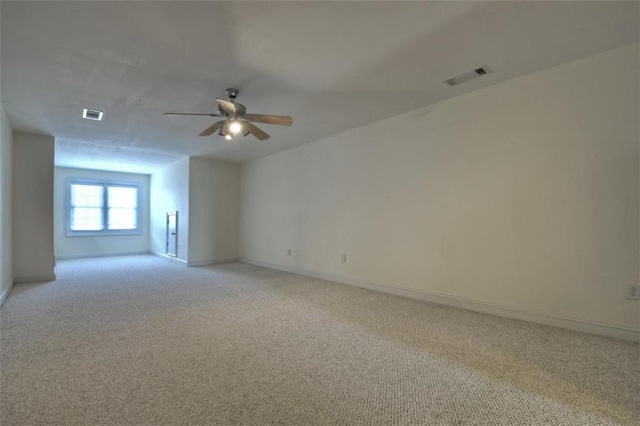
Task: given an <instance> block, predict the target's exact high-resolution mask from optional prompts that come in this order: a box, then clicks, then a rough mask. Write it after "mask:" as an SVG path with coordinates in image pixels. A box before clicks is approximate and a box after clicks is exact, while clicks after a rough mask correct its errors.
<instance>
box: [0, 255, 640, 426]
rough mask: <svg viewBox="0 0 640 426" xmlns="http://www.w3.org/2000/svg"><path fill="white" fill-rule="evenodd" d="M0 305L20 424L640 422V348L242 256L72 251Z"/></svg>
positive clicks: (2, 418) (5, 387) (9, 419)
mask: <svg viewBox="0 0 640 426" xmlns="http://www.w3.org/2000/svg"><path fill="white" fill-rule="evenodd" d="M56 272H57V275H58V277H59V279H58V280H57V281H56V282H51V283H44V284H36V285H16V286H15V287H14V290H13V292H12V293H11V295H10V296H9V299H8V300H7V302H6V304H5V306H4V307H3V308H2V310H0V319H1V324H0V327H1V328H0V333H1V336H0V343H1V354H0V356H1V358H0V360H1V365H0V366H1V368H2V373H1V379H2V381H1V383H0V386H1V388H0V397H1V400H0V402H1V414H0V422H1V424H2V426H9V425H45V424H55V425H234V424H251V425H265V424H284V425H312V424H313V425H365V424H366V425H392V424H393V425H395V424H398V425H462V424H470V425H471V424H472V425H482V424H487V425H547V424H558V425H602V424H629V425H631V424H636V425H637V424H638V423H639V422H640V378H639V373H640V370H639V366H640V346H639V345H638V344H633V343H630V342H625V341H618V340H614V339H608V338H604V337H597V336H591V335H586V334H581V333H576V332H570V331H564V330H560V329H554V328H549V327H544V326H539V325H534V324H528V323H524V322H519V321H513V320H507V319H502V318H498V317H493V316H489V315H482V314H477V313H473V312H467V311H464V310H459V309H454V308H448V307H443V306H439V305H433V304H427V303H424V302H421V301H415V300H410V299H404V298H400V297H395V296H390V295H385V294H380V293H376V292H372V291H368V290H364V289H359V288H354V287H349V286H344V285H340V284H334V283H330V282H326V281H322V280H317V279H311V278H307V277H302V276H297V275H293V274H288V273H283V272H278V271H273V270H269V269H264V268H258V267H254V266H249V265H245V264H239V263H236V264H229V265H222V266H216V267H206V268H185V267H182V266H180V265H176V264H172V263H169V262H167V261H164V260H162V259H159V258H155V257H152V256H129V257H119V258H100V259H82V260H72V261H63V262H60V263H59V265H58V268H57V271H56Z"/></svg>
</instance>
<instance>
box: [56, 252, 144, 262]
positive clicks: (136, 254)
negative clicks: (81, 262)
mask: <svg viewBox="0 0 640 426" xmlns="http://www.w3.org/2000/svg"><path fill="white" fill-rule="evenodd" d="M149 253H151V252H150V251H149V250H144V251H129V252H125V253H94V254H91V253H88V254H87V253H82V254H72V255H67V256H56V259H57V260H69V259H85V258H89V257H114V256H138V255H141V254H149Z"/></svg>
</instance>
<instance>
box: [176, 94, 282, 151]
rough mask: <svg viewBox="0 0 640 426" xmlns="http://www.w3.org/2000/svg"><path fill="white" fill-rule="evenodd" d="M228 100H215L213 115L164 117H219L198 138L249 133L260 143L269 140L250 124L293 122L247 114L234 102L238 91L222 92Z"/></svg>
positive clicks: (274, 116)
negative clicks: (215, 134)
mask: <svg viewBox="0 0 640 426" xmlns="http://www.w3.org/2000/svg"><path fill="white" fill-rule="evenodd" d="M224 92H225V93H226V95H227V97H228V98H229V100H227V99H221V98H216V101H217V102H218V111H217V112H216V113H215V114H213V113H209V114H206V113H191V112H165V113H164V115H206V116H211V117H221V118H223V120H220V121H217V122H215V123H214V124H213V125H211V126H210V127H207V128H206V129H204V130H203V131H202V133H200V136H211V135H212V134H214V133H215V132H216V131H218V134H219V135H220V136H224V137H225V139H233V136H234V135H239V134H241V135H242V136H247V135H248V134H249V133H251V134H252V135H253V136H255V137H256V138H258V139H260V140H261V141H263V140H266V139H269V137H270V136H269V135H268V134H266V133H265V132H263V131H262V130H260V128H258V127H257V126H256V125H254V124H253V123H252V122H256V123H265V124H275V125H278V126H291V125H292V124H293V120H292V119H291V117H287V116H284V115H265V114H247V109H246V108H245V106H244V105H242V104H240V103H238V102H236V101H235V100H236V97H237V96H238V93H239V91H238V89H233V88H229V89H227V90H225V91H224Z"/></svg>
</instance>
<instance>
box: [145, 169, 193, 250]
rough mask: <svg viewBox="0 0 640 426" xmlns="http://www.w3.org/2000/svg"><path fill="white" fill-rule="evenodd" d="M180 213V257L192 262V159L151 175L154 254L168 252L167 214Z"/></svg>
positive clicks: (152, 243)
mask: <svg viewBox="0 0 640 426" xmlns="http://www.w3.org/2000/svg"><path fill="white" fill-rule="evenodd" d="M172 211H177V212H178V253H177V255H178V256H177V258H178V259H180V260H183V261H184V262H187V260H188V259H189V244H188V241H189V159H188V158H185V159H184V160H181V161H179V162H177V163H175V164H172V165H170V166H168V167H165V168H164V169H162V170H159V171H157V172H156V173H154V174H152V175H151V214H150V222H151V251H153V252H154V253H158V254H164V253H166V246H165V244H166V231H167V224H166V220H167V212H172Z"/></svg>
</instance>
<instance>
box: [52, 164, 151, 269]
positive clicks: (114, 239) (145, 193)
mask: <svg viewBox="0 0 640 426" xmlns="http://www.w3.org/2000/svg"><path fill="white" fill-rule="evenodd" d="M54 176H55V179H54V210H53V223H54V246H55V249H56V255H57V257H58V258H59V259H65V258H74V257H94V256H117V255H126V254H136V253H148V252H149V248H150V245H149V176H148V175H142V174H134V173H119V172H106V171H101V170H86V169H75V168H67V167H56V168H55V171H54ZM68 179H88V180H102V181H112V182H127V183H135V184H138V190H139V192H140V201H141V204H140V206H139V211H140V234H139V235H100V236H69V237H68V236H67V205H66V200H67V180H68Z"/></svg>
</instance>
